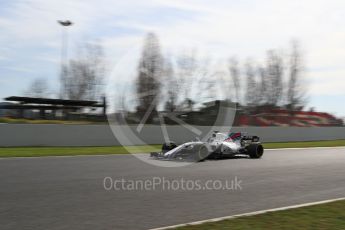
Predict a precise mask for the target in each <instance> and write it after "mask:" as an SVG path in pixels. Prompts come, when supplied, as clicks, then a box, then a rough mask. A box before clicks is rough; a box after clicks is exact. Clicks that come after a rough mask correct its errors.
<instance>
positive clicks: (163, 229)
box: [150, 197, 345, 230]
mask: <svg viewBox="0 0 345 230" xmlns="http://www.w3.org/2000/svg"><path fill="white" fill-rule="evenodd" d="M342 200H345V197H342V198H336V199H329V200H323V201H317V202H310V203H304V204H297V205H291V206H286V207H280V208H273V209H266V210H260V211H255V212H248V213H242V214H237V215H232V216H223V217H219V218H212V219H207V220H201V221H195V222H190V223H184V224H177V225H171V226H166V227H159V228H152V229H150V230H166V229H174V228H179V227H186V226H189V225H200V224H205V223H210V222H217V221H222V220H230V219H235V218H239V217H246V216H255V215H259V214H264V213H269V212H277V211H284V210H289V209H295V208H302V207H307V206H313V205H318V204H327V203H331V202H335V201H342Z"/></svg>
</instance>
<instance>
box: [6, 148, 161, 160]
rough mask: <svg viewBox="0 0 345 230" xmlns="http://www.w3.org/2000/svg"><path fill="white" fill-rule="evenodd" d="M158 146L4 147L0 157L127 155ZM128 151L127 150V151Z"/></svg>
mask: <svg viewBox="0 0 345 230" xmlns="http://www.w3.org/2000/svg"><path fill="white" fill-rule="evenodd" d="M160 147H161V146H160V145H145V146H128V147H126V148H125V147H123V146H112V147H8V148H7V147H5V148H0V157H41V156H75V155H104V154H127V153H129V152H128V150H129V151H130V152H131V153H142V152H153V151H158V150H159V148H160ZM127 149H128V150H127Z"/></svg>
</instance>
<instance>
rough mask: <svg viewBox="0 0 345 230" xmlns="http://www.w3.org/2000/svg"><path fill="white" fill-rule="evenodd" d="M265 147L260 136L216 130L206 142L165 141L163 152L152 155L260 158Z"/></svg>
mask: <svg viewBox="0 0 345 230" xmlns="http://www.w3.org/2000/svg"><path fill="white" fill-rule="evenodd" d="M263 153H264V147H263V146H262V144H261V143H260V138H259V137H258V136H247V135H244V134H243V133H229V134H224V133H220V132H218V131H214V133H213V134H212V136H211V137H210V138H208V140H207V141H206V142H203V141H200V140H196V141H191V142H186V143H184V144H181V145H176V144H175V143H174V142H168V143H164V144H163V146H162V151H161V152H152V153H151V154H150V156H151V157H152V158H154V159H159V160H185V161H196V162H198V161H203V160H205V159H222V158H230V157H234V156H236V155H247V156H249V157H250V158H260V157H262V155H263Z"/></svg>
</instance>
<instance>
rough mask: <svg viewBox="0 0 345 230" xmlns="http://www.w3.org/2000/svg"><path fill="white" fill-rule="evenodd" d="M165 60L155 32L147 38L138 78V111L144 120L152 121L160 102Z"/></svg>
mask: <svg viewBox="0 0 345 230" xmlns="http://www.w3.org/2000/svg"><path fill="white" fill-rule="evenodd" d="M163 68H164V60H163V56H162V54H161V50H160V45H159V40H158V38H157V36H156V35H155V34H154V33H149V34H148V35H147V36H146V38H145V43H144V48H143V51H142V54H141V58H140V61H139V67H138V77H137V80H136V86H137V88H136V91H137V98H138V103H139V104H138V106H137V113H138V114H139V115H140V116H143V118H145V119H144V120H142V122H144V123H145V122H146V121H147V122H148V123H150V122H152V119H153V117H154V116H156V113H157V105H158V104H159V102H160V99H161V98H160V97H159V96H160V89H161V85H162V84H161V80H162V79H161V78H162V75H163V74H164V69H163Z"/></svg>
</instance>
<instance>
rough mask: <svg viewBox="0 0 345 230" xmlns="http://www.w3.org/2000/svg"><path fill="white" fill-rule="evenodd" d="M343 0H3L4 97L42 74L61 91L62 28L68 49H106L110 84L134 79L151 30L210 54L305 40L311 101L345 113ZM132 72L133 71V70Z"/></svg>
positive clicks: (0, 59)
mask: <svg viewBox="0 0 345 230" xmlns="http://www.w3.org/2000/svg"><path fill="white" fill-rule="evenodd" d="M344 9H345V1H342V0H327V1H324V0H304V1H300V0H280V1H274V0H260V1H258V0H244V1H233V0H217V1H214V0H146V1H142V0H126V1H122V0H98V1H91V0H21V1H20V0H0V31H1V32H0V99H1V98H4V97H6V96H12V95H21V94H23V92H24V91H25V90H26V88H27V87H28V85H29V84H30V83H31V82H32V81H33V80H34V79H36V78H45V79H47V81H48V83H49V85H50V88H51V90H52V92H57V90H58V75H59V70H60V55H61V54H60V51H61V35H62V27H61V26H60V25H59V24H58V23H57V20H66V19H68V20H71V21H72V22H74V25H73V26H72V27H70V28H68V44H69V46H68V50H69V51H68V55H69V57H70V58H73V56H75V55H76V54H77V47H78V45H80V44H81V43H82V42H98V43H100V44H102V46H103V47H104V49H105V51H106V57H107V63H108V66H109V74H108V75H109V76H108V78H107V81H108V82H109V84H108V85H113V84H117V85H121V84H125V82H126V80H127V81H128V78H127V77H123V76H125V74H123V75H122V72H123V71H125V70H126V66H128V65H130V64H129V63H135V62H134V60H133V59H135V58H137V56H138V54H139V53H140V48H141V45H142V42H143V38H144V36H145V34H147V33H148V32H154V33H156V34H157V35H158V36H159V39H160V41H161V43H162V47H166V48H165V49H163V52H165V53H169V52H178V51H179V50H183V49H186V48H187V47H197V48H200V47H201V50H204V51H206V52H207V53H208V54H210V55H211V56H212V57H215V58H217V59H223V60H227V59H228V58H229V57H231V56H236V57H238V58H239V59H240V61H244V60H246V59H247V58H248V57H250V58H252V59H254V60H257V61H258V62H260V61H262V60H263V59H264V58H265V53H266V51H267V50H268V49H272V48H275V49H286V48H287V47H288V45H289V42H290V41H291V39H298V40H299V41H300V43H301V46H302V50H303V54H304V63H305V67H306V72H305V80H306V81H305V82H307V83H308V87H307V95H308V107H314V108H315V109H316V110H317V111H325V112H330V113H333V114H335V115H337V116H340V117H345V107H344V106H343V101H344V99H345V90H344V89H345V52H344V51H345V42H344V41H345V27H344V21H345V14H344ZM127 75H128V76H129V75H131V73H130V74H128V73H127Z"/></svg>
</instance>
